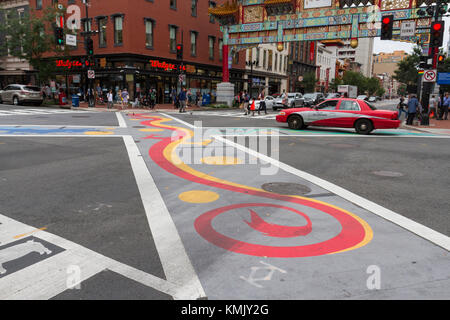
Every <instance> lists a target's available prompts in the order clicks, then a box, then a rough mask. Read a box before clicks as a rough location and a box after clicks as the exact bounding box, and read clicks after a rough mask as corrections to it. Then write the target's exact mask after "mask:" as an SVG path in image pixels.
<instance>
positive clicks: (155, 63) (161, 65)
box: [150, 60, 186, 71]
mask: <svg viewBox="0 0 450 320" xmlns="http://www.w3.org/2000/svg"><path fill="white" fill-rule="evenodd" d="M150 66H151V67H152V68H158V69H163V70H164V71H174V70H183V71H185V70H186V66H184V65H175V64H173V63H167V62H165V61H163V62H161V61H159V60H150Z"/></svg>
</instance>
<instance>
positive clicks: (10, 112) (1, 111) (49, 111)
mask: <svg viewBox="0 0 450 320" xmlns="http://www.w3.org/2000/svg"><path fill="white" fill-rule="evenodd" d="M88 112H90V111H85V110H76V111H75V110H58V109H55V110H52V109H47V110H46V109H9V110H4V109H0V117H1V116H14V115H35V114H67V113H88Z"/></svg>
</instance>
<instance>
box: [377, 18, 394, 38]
mask: <svg viewBox="0 0 450 320" xmlns="http://www.w3.org/2000/svg"><path fill="white" fill-rule="evenodd" d="M393 26H394V15H389V16H383V17H382V18H381V36H380V39H381V40H391V39H392V27H393Z"/></svg>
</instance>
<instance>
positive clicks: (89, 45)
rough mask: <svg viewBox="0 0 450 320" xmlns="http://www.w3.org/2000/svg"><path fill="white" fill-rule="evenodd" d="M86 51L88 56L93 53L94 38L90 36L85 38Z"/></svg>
mask: <svg viewBox="0 0 450 320" xmlns="http://www.w3.org/2000/svg"><path fill="white" fill-rule="evenodd" d="M86 52H87V55H88V56H92V55H93V54H94V40H92V39H91V38H88V39H87V40H86Z"/></svg>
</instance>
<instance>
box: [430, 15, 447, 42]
mask: <svg viewBox="0 0 450 320" xmlns="http://www.w3.org/2000/svg"><path fill="white" fill-rule="evenodd" d="M444 29H445V23H444V21H435V22H432V23H431V30H430V46H431V47H440V46H442V42H443V40H444Z"/></svg>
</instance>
